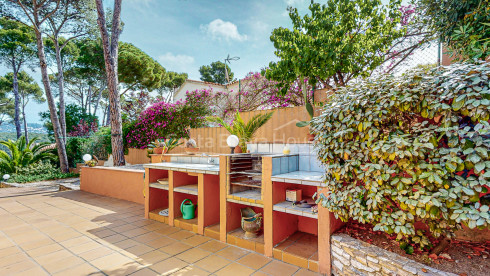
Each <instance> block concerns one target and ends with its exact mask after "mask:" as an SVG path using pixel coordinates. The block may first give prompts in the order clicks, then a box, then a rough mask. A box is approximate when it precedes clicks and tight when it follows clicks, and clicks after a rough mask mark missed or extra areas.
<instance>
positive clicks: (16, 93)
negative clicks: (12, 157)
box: [13, 63, 22, 139]
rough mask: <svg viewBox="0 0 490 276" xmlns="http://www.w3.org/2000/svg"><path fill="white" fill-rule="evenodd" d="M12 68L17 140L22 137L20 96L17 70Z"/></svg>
mask: <svg viewBox="0 0 490 276" xmlns="http://www.w3.org/2000/svg"><path fill="white" fill-rule="evenodd" d="M13 67H14V77H13V90H14V98H15V100H14V105H15V108H14V110H15V112H14V124H15V132H16V133H17V139H19V137H20V136H22V129H21V128H20V118H19V117H20V95H19V81H18V79H17V74H18V69H17V68H16V66H15V63H14V64H13Z"/></svg>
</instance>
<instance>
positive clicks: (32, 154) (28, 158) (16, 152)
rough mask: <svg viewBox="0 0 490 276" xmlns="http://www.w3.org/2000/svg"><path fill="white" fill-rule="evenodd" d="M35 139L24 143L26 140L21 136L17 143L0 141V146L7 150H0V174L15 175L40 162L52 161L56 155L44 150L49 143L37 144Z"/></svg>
mask: <svg viewBox="0 0 490 276" xmlns="http://www.w3.org/2000/svg"><path fill="white" fill-rule="evenodd" d="M37 140H38V138H37V137H34V138H32V139H31V140H30V141H29V143H26V138H25V137H24V136H21V137H20V138H19V139H17V141H13V140H8V141H0V145H2V146H4V147H6V148H7V150H6V151H3V150H0V173H2V174H4V173H16V172H17V170H18V169H19V168H22V167H26V166H29V165H31V164H34V163H37V162H39V161H42V160H53V159H55V158H56V155H55V154H54V153H53V150H51V149H46V147H47V146H49V145H50V144H49V143H38V144H36V141H37Z"/></svg>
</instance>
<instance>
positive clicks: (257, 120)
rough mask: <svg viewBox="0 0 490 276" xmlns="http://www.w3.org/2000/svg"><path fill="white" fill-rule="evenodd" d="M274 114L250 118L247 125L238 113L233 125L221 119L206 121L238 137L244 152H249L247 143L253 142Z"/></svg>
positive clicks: (215, 118) (211, 118)
mask: <svg viewBox="0 0 490 276" xmlns="http://www.w3.org/2000/svg"><path fill="white" fill-rule="evenodd" d="M273 114H274V112H269V113H265V114H257V115H255V116H253V117H252V118H250V120H249V121H248V122H247V123H245V122H244V121H243V119H242V117H241V116H240V113H239V112H237V113H236V115H235V119H234V120H233V122H232V123H230V124H228V123H227V122H225V121H224V120H223V119H222V118H220V117H206V120H208V121H209V122H212V123H216V124H219V125H221V126H223V127H224V128H225V129H226V130H227V131H228V132H229V133H230V134H232V135H236V136H238V138H239V139H240V143H239V144H238V145H239V146H240V148H241V149H242V151H243V152H247V142H250V141H252V139H253V137H254V135H255V132H257V130H258V129H259V128H260V127H262V126H263V125H265V123H267V121H269V120H270V119H271V118H272V115H273Z"/></svg>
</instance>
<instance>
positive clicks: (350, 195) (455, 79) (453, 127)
mask: <svg viewBox="0 0 490 276" xmlns="http://www.w3.org/2000/svg"><path fill="white" fill-rule="evenodd" d="M489 77H490V64H489V63H485V64H481V63H480V64H477V65H470V64H454V65H451V66H449V67H442V68H436V69H433V70H424V69H419V70H416V71H412V72H408V73H406V74H405V75H403V76H401V77H393V76H382V77H380V78H378V79H376V80H371V81H365V82H360V83H357V84H356V85H355V86H351V87H347V88H342V89H340V90H339V91H338V92H337V93H335V94H334V95H332V96H331V97H330V99H329V102H328V103H326V105H325V109H324V110H323V113H322V114H321V115H320V116H319V117H317V118H315V119H314V120H313V124H312V126H313V131H314V133H315V134H316V138H315V146H316V149H317V150H318V154H319V158H320V159H321V161H322V162H323V163H324V164H325V166H326V175H325V177H326V179H325V185H326V187H327V188H328V189H329V191H330V194H329V196H321V197H320V198H319V200H320V201H321V204H322V205H323V206H324V207H326V208H328V209H329V210H331V211H332V212H334V213H335V215H336V216H337V217H340V218H341V219H343V220H347V219H348V218H352V219H354V220H357V221H359V222H362V223H371V224H373V225H374V230H382V231H385V232H388V233H395V234H397V238H398V239H399V240H405V241H408V242H412V243H416V244H419V245H420V246H421V247H426V246H429V241H428V239H427V236H428V233H424V232H422V231H421V230H420V229H417V228H416V227H415V224H416V222H423V223H425V224H426V225H427V226H428V227H429V231H430V234H431V235H432V236H434V237H436V238H445V237H448V238H451V237H453V233H454V231H455V230H456V229H460V228H461V226H462V224H464V225H466V226H468V227H469V228H475V227H479V228H485V227H488V225H489V223H490V215H489V206H488V205H486V204H488V202H485V201H483V200H481V199H480V196H481V195H482V194H485V193H487V192H488V189H489V185H490V184H489V183H490V158H489V149H490V132H489V131H490V125H489V122H488V120H489V106H490V88H489Z"/></svg>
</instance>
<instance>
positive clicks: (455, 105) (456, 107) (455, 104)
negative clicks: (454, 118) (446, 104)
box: [452, 100, 464, 111]
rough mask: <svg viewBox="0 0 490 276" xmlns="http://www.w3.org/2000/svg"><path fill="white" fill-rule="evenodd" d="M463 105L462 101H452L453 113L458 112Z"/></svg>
mask: <svg viewBox="0 0 490 276" xmlns="http://www.w3.org/2000/svg"><path fill="white" fill-rule="evenodd" d="M463 105H464V100H461V101H456V100H455V101H453V105H452V106H453V110H454V111H458V110H460V109H461V107H463Z"/></svg>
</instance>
